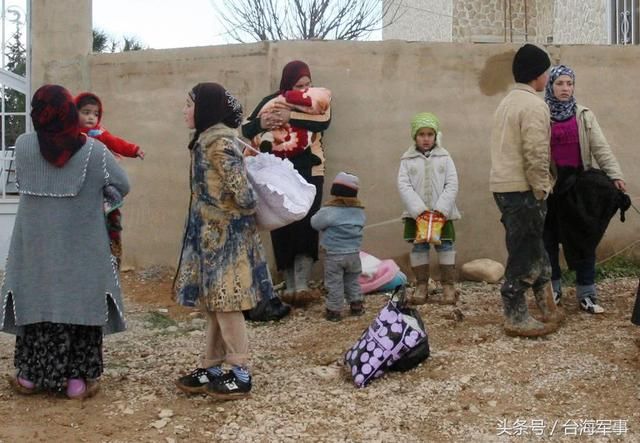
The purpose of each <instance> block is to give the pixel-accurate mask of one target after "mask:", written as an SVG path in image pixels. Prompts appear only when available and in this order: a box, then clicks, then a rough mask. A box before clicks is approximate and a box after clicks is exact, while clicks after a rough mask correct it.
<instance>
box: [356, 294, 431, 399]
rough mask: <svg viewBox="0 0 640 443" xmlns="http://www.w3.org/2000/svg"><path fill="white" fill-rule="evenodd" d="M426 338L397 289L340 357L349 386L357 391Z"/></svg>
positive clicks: (412, 311) (417, 317) (415, 316)
mask: <svg viewBox="0 0 640 443" xmlns="http://www.w3.org/2000/svg"><path fill="white" fill-rule="evenodd" d="M426 338H427V333H426V331H425V329H424V326H423V324H422V321H421V319H420V318H419V314H418V313H417V311H415V310H414V309H410V308H407V307H406V304H405V290H404V287H399V288H398V289H396V292H395V293H394V294H393V296H392V297H391V300H389V302H388V303H387V305H386V306H385V307H384V308H382V310H381V311H380V312H379V313H378V315H377V316H376V318H375V319H374V320H373V322H372V323H371V325H369V327H368V328H367V329H366V330H365V331H364V332H363V333H362V335H361V336H360V338H359V339H358V341H356V343H355V344H354V345H353V346H352V347H351V349H349V350H348V351H347V353H346V354H345V356H344V361H345V363H346V365H347V366H348V367H349V369H350V370H351V376H352V377H353V382H354V383H355V384H356V386H358V387H360V388H362V387H364V386H366V385H367V384H369V383H370V382H371V380H373V379H374V378H378V377H380V376H381V375H382V374H383V373H384V371H386V370H388V369H389V368H390V367H391V366H392V365H393V364H394V363H395V362H397V361H398V360H399V359H401V358H402V357H403V356H404V355H405V354H407V353H408V352H409V351H411V350H412V349H414V348H416V347H417V346H419V345H421V344H424V343H426ZM427 356H428V345H427ZM425 358H426V357H425Z"/></svg>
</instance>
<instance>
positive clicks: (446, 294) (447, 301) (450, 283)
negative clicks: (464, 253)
mask: <svg viewBox="0 0 640 443" xmlns="http://www.w3.org/2000/svg"><path fill="white" fill-rule="evenodd" d="M440 282H441V283H442V300H441V302H440V303H442V304H443V305H455V304H456V303H457V302H458V291H456V287H455V282H456V267H455V265H440Z"/></svg>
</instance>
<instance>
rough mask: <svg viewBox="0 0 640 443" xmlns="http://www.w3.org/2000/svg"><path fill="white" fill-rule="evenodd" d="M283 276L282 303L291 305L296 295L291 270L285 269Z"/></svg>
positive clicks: (293, 275)
mask: <svg viewBox="0 0 640 443" xmlns="http://www.w3.org/2000/svg"><path fill="white" fill-rule="evenodd" d="M283 274H284V284H285V288H284V292H283V293H282V301H283V302H285V303H290V304H291V303H293V302H294V298H295V294H296V280H295V272H294V270H293V268H287V269H285V270H284V272H283Z"/></svg>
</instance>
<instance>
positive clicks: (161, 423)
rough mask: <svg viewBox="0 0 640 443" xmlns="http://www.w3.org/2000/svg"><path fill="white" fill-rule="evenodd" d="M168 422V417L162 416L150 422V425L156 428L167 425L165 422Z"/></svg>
mask: <svg viewBox="0 0 640 443" xmlns="http://www.w3.org/2000/svg"><path fill="white" fill-rule="evenodd" d="M168 423H169V419H168V418H162V419H160V420H156V421H154V422H152V423H151V427H153V428H156V429H162V428H164V427H165V426H167V424H168Z"/></svg>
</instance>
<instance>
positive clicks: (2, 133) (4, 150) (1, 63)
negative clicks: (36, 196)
mask: <svg viewBox="0 0 640 443" xmlns="http://www.w3.org/2000/svg"><path fill="white" fill-rule="evenodd" d="M0 7H1V8H2V9H1V11H2V15H1V20H0V29H1V31H0V47H1V48H2V53H1V54H0V201H1V200H2V199H4V198H6V197H7V195H9V196H10V195H12V194H16V193H17V188H16V177H15V162H14V154H15V152H14V146H15V143H16V139H17V138H18V136H20V134H23V133H24V132H26V130H27V125H28V124H29V122H28V119H27V106H28V101H27V95H28V94H27V92H28V84H29V60H28V51H27V47H28V37H27V33H28V26H27V17H28V14H27V11H28V7H29V5H28V2H27V1H26V0H0Z"/></svg>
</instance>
